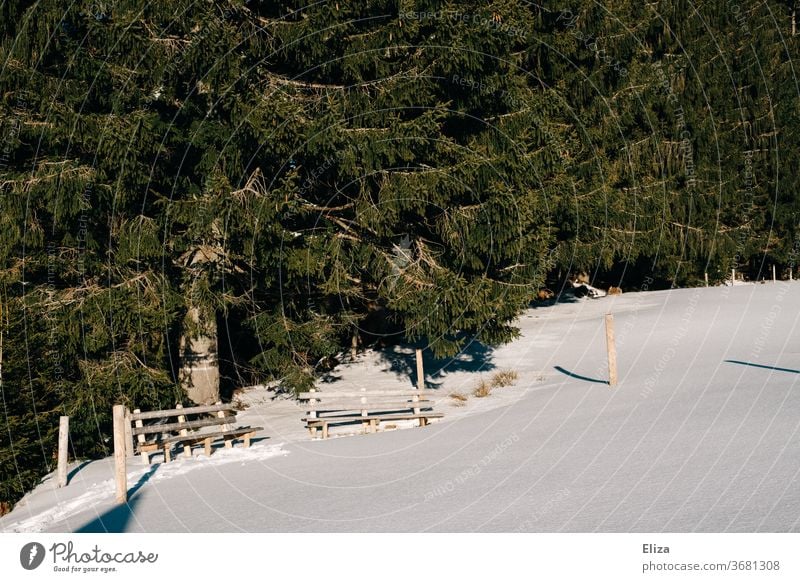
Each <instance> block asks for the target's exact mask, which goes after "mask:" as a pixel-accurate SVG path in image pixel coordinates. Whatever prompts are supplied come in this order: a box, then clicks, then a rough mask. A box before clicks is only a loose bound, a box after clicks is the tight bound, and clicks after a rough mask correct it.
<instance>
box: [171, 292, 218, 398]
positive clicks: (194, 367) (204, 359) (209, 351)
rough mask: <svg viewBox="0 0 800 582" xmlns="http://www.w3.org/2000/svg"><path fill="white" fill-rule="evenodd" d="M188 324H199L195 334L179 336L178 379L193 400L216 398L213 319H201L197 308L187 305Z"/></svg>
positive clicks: (216, 382)
mask: <svg viewBox="0 0 800 582" xmlns="http://www.w3.org/2000/svg"><path fill="white" fill-rule="evenodd" d="M186 319H187V323H188V324H189V327H200V329H201V330H202V331H201V332H200V334H199V335H198V336H197V337H188V335H187V334H186V333H184V334H183V335H182V336H181V346H180V348H181V370H180V374H179V379H180V383H181V386H182V387H183V389H184V390H186V395H187V396H188V397H189V399H190V400H191V401H192V402H195V403H197V404H213V403H214V402H217V401H219V361H218V359H217V322H216V321H201V320H200V319H201V318H200V310H199V309H197V308H196V307H192V308H191V309H189V312H188V313H187V314H186Z"/></svg>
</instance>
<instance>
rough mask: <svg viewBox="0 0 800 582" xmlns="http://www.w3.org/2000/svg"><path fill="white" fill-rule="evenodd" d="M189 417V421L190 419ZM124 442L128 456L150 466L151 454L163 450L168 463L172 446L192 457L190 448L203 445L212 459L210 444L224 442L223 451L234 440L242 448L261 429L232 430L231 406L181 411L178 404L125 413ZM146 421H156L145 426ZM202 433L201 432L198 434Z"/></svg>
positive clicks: (234, 408)
mask: <svg viewBox="0 0 800 582" xmlns="http://www.w3.org/2000/svg"><path fill="white" fill-rule="evenodd" d="M190 417H191V419H190ZM125 418H126V422H125V430H126V433H127V434H126V439H125V440H126V442H127V443H128V444H129V454H128V456H133V455H135V454H136V453H138V454H140V455H141V456H142V458H143V460H144V462H145V463H146V464H148V465H149V464H150V453H153V452H157V451H160V450H163V452H164V462H165V463H167V462H169V461H170V459H171V456H172V455H171V452H172V446H173V445H175V444H181V445H182V446H183V454H184V456H187V457H191V456H192V446H193V445H196V444H200V443H203V445H204V448H205V454H206V455H211V450H212V447H211V445H212V443H213V442H214V441H215V440H217V439H220V438H221V439H223V440H224V442H225V447H226V448H231V447H232V446H233V443H234V441H235V440H237V439H242V441H243V444H244V446H245V447H249V446H250V439H251V438H252V436H253V435H254V434H255V433H256V432H257V431H259V430H262V427H260V426H244V427H236V428H234V427H233V426H232V425H233V424H234V423H235V421H236V407H235V406H234V405H233V404H213V405H210V406H194V407H190V408H184V407H183V406H181V405H180V404H178V405H177V406H176V407H175V408H173V409H170V410H151V411H148V412H142V411H141V410H139V409H136V410H134V411H133V412H130V411H129V410H127V409H126V410H125ZM145 421H157V422H150V423H147V424H145ZM198 429H204V430H198Z"/></svg>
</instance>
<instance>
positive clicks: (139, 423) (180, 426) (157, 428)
mask: <svg viewBox="0 0 800 582" xmlns="http://www.w3.org/2000/svg"><path fill="white" fill-rule="evenodd" d="M214 413H216V414H215V415H214V416H211V417H207V418H201V419H196V420H187V417H188V416H198V415H204V416H208V415H209V414H214ZM128 418H129V420H130V421H131V422H133V423H134V426H133V428H132V429H131V435H132V436H137V437H140V438H139V442H142V440H143V439H144V435H148V434H157V433H169V432H183V431H188V430H192V429H196V428H203V427H206V426H216V425H228V424H232V423H233V422H235V420H236V407H235V406H234V405H233V404H213V405H210V406H193V407H188V408H182V407H180V406H178V407H176V408H172V409H169V410H150V411H147V412H141V411H139V410H134V411H133V412H132V413H130V414H129V415H128ZM165 418H166V419H172V418H174V419H175V422H166V423H164V422H161V423H156V424H144V422H143V421H145V420H156V419H165Z"/></svg>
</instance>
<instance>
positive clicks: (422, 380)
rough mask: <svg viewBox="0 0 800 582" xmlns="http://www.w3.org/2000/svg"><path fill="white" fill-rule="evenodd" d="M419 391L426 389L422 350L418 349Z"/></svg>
mask: <svg viewBox="0 0 800 582" xmlns="http://www.w3.org/2000/svg"><path fill="white" fill-rule="evenodd" d="M416 353H417V389H418V390H424V389H425V369H424V368H423V366H422V350H421V349H419V348H417V350H416Z"/></svg>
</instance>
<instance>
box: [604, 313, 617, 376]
mask: <svg viewBox="0 0 800 582" xmlns="http://www.w3.org/2000/svg"><path fill="white" fill-rule="evenodd" d="M606 350H607V351H608V385H609V386H616V385H617V346H616V344H615V343H614V316H613V315H612V314H611V313H607V314H606Z"/></svg>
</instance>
